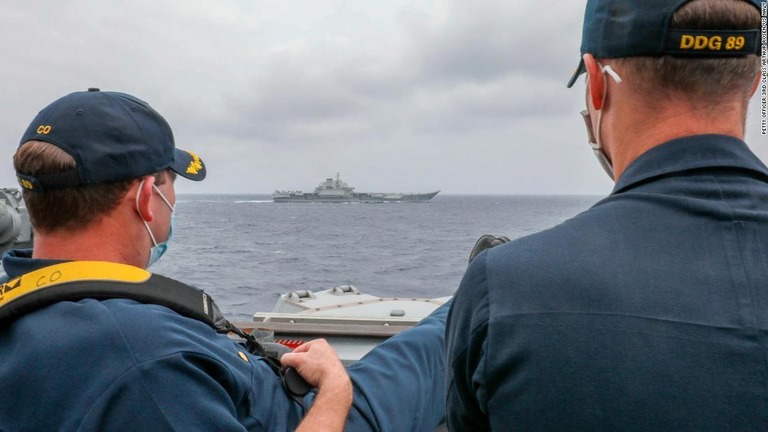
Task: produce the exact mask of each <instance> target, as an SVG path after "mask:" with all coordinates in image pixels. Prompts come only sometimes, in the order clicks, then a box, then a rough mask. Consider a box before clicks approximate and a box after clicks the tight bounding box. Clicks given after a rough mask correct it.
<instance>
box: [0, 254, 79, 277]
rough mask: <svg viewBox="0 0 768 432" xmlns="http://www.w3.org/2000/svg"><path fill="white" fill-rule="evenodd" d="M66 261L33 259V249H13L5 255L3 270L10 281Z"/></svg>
mask: <svg viewBox="0 0 768 432" xmlns="http://www.w3.org/2000/svg"><path fill="white" fill-rule="evenodd" d="M63 262H66V260H49V259H40V258H32V249H11V250H9V251H8V252H6V253H5V254H3V270H4V271H5V273H6V274H7V275H8V277H9V278H10V279H13V278H16V277H19V276H21V275H23V274H26V273H29V272H31V271H34V270H37V269H40V268H43V267H48V266H49V265H53V264H60V263H63Z"/></svg>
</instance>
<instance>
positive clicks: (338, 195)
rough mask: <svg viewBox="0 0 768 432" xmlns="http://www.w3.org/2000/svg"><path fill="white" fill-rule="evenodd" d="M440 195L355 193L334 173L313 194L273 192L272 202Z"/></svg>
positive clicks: (378, 200)
mask: <svg viewBox="0 0 768 432" xmlns="http://www.w3.org/2000/svg"><path fill="white" fill-rule="evenodd" d="M438 193H440V191H435V192H428V193H400V192H355V188H354V187H351V186H349V185H347V183H346V182H344V181H342V180H341V178H340V177H339V173H336V179H335V180H334V179H333V178H330V177H329V178H327V179H325V181H324V182H321V183H320V184H319V185H318V186H317V187H316V188H315V191H314V192H306V193H305V192H302V191H279V190H278V191H275V193H273V194H272V200H273V201H274V202H292V203H309V202H324V203H346V202H363V203H383V202H425V201H429V200H431V199H432V198H434V197H435V195H437V194H438Z"/></svg>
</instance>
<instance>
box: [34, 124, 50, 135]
mask: <svg viewBox="0 0 768 432" xmlns="http://www.w3.org/2000/svg"><path fill="white" fill-rule="evenodd" d="M37 133H39V134H43V135H48V134H49V133H51V126H50V125H40V126H38V127H37Z"/></svg>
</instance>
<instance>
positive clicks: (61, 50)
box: [0, 0, 768, 194]
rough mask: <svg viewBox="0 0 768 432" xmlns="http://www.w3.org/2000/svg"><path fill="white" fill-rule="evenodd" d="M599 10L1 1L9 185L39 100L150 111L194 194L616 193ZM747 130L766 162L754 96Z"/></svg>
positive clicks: (202, 0) (4, 162)
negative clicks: (589, 96) (591, 37)
mask: <svg viewBox="0 0 768 432" xmlns="http://www.w3.org/2000/svg"><path fill="white" fill-rule="evenodd" d="M584 4H585V1H583V0H579V1H572V0H569V1H562V2H554V3H553V2H547V3H544V2H540V1H532V0H529V1H520V0H473V1H467V0H357V1H346V0H183V1H182V0H176V1H173V0H130V1H123V0H109V1H105V0H89V1H72V0H49V1H29V0H25V1H21V0H4V1H3V6H2V12H1V13H0V36H2V41H3V42H2V44H1V45H0V53H1V54H2V56H1V57H0V58H2V63H1V64H2V66H1V67H0V89H2V91H0V97H2V102H3V103H2V104H0V138H2V142H3V143H4V144H3V145H2V151H0V167H2V168H1V169H0V186H12V185H15V179H14V176H13V169H12V164H11V157H12V155H13V153H14V151H15V149H16V146H17V145H18V140H19V138H20V137H21V134H22V133H23V131H24V130H25V128H26V127H27V125H28V124H29V122H30V121H31V120H32V118H33V117H34V116H35V114H36V113H37V111H39V110H40V109H41V108H42V107H44V106H45V105H47V104H48V103H50V102H51V101H53V100H54V99H57V98H58V97H60V96H63V95H65V94H67V93H70V92H72V91H79V90H85V89H86V88H88V87H99V88H101V89H102V90H116V91H124V92H127V93H131V94H133V95H135V96H138V97H139V98H141V99H144V100H145V101H147V102H149V103H150V104H151V105H152V106H153V107H154V108H155V109H157V110H158V111H159V112H160V113H161V114H163V115H164V116H165V118H166V119H167V120H168V121H169V123H170V124H171V126H172V128H173V130H174V133H175V136H176V143H177V146H178V147H180V148H185V149H190V150H194V151H196V152H198V153H199V154H200V155H201V156H202V157H203V159H204V160H205V162H206V163H207V166H208V179H207V180H206V181H204V182H203V183H193V182H184V181H179V182H177V190H179V191H180V192H182V193H271V192H272V191H274V190H275V189H302V190H305V191H308V190H311V189H313V188H314V186H315V185H316V184H317V183H319V182H320V181H322V180H323V179H324V178H326V177H330V176H334V175H335V173H336V172H340V173H341V176H342V178H343V179H344V180H346V181H347V182H348V183H349V184H350V185H351V186H355V187H356V188H357V190H358V191H365V192H427V191H432V190H436V189H440V190H442V191H443V193H446V194H465V193H470V194H540V193H545V194H606V193H608V192H610V190H611V187H612V182H611V181H610V180H609V179H608V177H607V176H606V175H605V174H604V173H603V172H602V169H601V168H600V167H599V165H598V163H597V162H596V160H594V156H593V155H592V153H591V151H590V150H589V148H588V146H587V144H586V138H585V131H584V125H583V122H582V120H581V118H580V116H579V114H578V113H579V111H580V110H581V109H582V108H583V100H584V96H583V91H584V90H583V84H578V85H576V86H574V88H573V89H570V90H568V89H566V88H565V84H566V82H567V80H568V78H569V76H570V74H571V72H572V70H573V69H574V67H575V66H576V63H577V61H578V58H579V54H578V47H579V44H580V39H581V18H582V14H583V9H584ZM752 107H753V109H752V113H751V114H750V117H749V120H748V121H749V123H748V136H747V140H748V142H750V145H751V146H752V148H753V150H755V151H756V153H757V154H758V155H759V156H760V157H761V158H762V159H763V160H766V159H768V151H766V149H765V145H766V143H768V140H767V139H766V137H764V136H761V135H760V132H759V121H760V113H759V105H757V104H754V103H753V104H752Z"/></svg>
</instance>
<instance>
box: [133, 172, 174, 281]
mask: <svg viewBox="0 0 768 432" xmlns="http://www.w3.org/2000/svg"><path fill="white" fill-rule="evenodd" d="M142 186H144V180H142V181H141V183H140V184H139V190H141V187H142ZM152 187H153V188H154V189H155V192H157V194H158V195H160V198H162V199H163V202H164V203H165V205H167V206H168V208H169V209H171V226H170V228H169V229H168V238H167V239H166V240H165V241H164V242H162V243H158V242H157V241H156V240H155V236H154V234H152V230H151V229H149V224H148V223H147V221H145V220H144V218H143V217H142V218H141V220H142V222H144V226H145V227H147V232H148V233H149V238H150V239H152V244H153V245H154V246H152V248H150V249H149V261H148V262H147V268H149V267H150V266H152V264H154V263H156V262H157V260H159V259H160V257H162V256H163V254H164V253H165V251H166V250H168V245H169V244H170V243H171V239H172V238H173V220H174V219H175V216H176V212H175V211H174V208H173V206H172V205H171V203H170V202H169V201H168V199H167V198H165V195H163V193H162V192H160V189H158V188H157V186H155V185H152ZM138 209H139V196H138V194H137V195H136V210H137V211H138ZM139 217H141V213H139Z"/></svg>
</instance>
